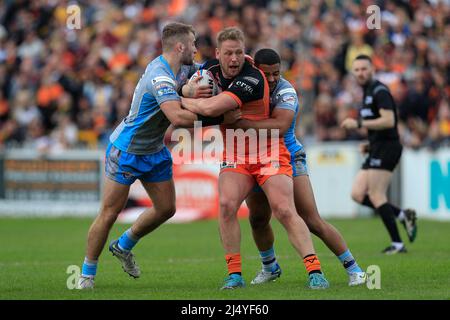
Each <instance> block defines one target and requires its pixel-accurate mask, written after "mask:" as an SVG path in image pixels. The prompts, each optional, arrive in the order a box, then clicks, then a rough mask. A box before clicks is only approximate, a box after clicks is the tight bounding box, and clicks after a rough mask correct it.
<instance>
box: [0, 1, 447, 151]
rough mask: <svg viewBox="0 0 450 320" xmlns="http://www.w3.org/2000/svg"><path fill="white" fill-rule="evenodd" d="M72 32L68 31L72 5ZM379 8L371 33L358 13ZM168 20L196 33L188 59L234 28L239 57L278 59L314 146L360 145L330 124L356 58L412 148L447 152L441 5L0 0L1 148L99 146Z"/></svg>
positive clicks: (353, 95)
mask: <svg viewBox="0 0 450 320" xmlns="http://www.w3.org/2000/svg"><path fill="white" fill-rule="evenodd" d="M74 4H75V5H78V6H79V8H80V11H79V12H80V17H81V19H80V28H79V29H71V28H69V27H68V24H67V22H68V18H70V17H71V14H72V13H70V12H69V13H68V11H67V8H68V7H69V6H70V5H74ZM373 4H376V5H378V7H379V8H380V17H379V18H380V28H376V29H372V30H369V29H368V28H367V25H366V22H367V19H368V17H369V15H370V14H369V13H367V11H366V9H367V7H368V6H370V5H373ZM169 21H182V22H185V23H189V24H192V25H193V26H194V27H195V29H196V31H197V33H198V34H197V46H198V54H197V57H196V60H197V61H198V62H202V61H205V60H206V59H210V58H214V56H215V54H214V49H215V36H216V34H217V33H218V32H219V31H220V30H221V29H222V28H224V27H227V26H234V25H236V26H240V27H241V28H242V29H243V30H244V32H245V34H246V38H247V42H246V46H247V50H248V53H249V54H253V53H254V52H255V51H256V50H258V49H260V48H263V47H271V48H274V49H276V50H278V52H279V53H280V55H281V57H282V60H283V63H282V70H283V75H284V77H285V78H286V79H288V80H289V81H290V82H291V83H292V84H293V85H294V86H295V88H296V89H297V91H298V92H299V94H300V100H301V112H300V121H299V122H298V123H299V125H298V128H297V134H298V136H299V137H300V139H302V138H303V137H305V138H306V137H310V138H312V139H313V140H315V141H318V142H320V141H344V140H359V139H363V138H364V132H362V131H361V132H354V131H353V132H352V131H346V130H344V129H341V128H340V127H339V124H340V123H341V121H342V120H343V119H344V118H346V117H347V116H349V115H350V116H353V117H356V116H357V113H358V107H359V105H360V102H361V100H362V92H361V89H360V87H359V86H358V85H357V83H356V82H355V80H354V79H353V77H352V76H351V74H350V73H349V71H350V66H351V61H352V59H353V58H354V57H356V56H357V55H358V54H360V53H365V54H368V55H370V56H371V57H372V59H373V63H374V65H375V67H376V77H377V78H378V79H379V80H380V81H382V82H384V83H386V84H387V85H388V86H389V87H390V89H391V92H392V94H393V96H394V98H395V100H396V104H397V107H398V116H399V120H400V123H399V130H400V133H401V139H402V142H403V144H404V145H405V146H408V147H411V148H421V147H428V148H431V149H436V148H438V147H439V146H442V145H447V146H450V103H449V97H450V86H449V83H450V41H449V39H450V1H449V0H428V1H424V0H410V1H407V0H396V1H394V0H385V1H375V0H371V1H366V0H359V1H357V0H354V1H351V0H302V1H296V0H284V1H283V0H259V1H246V0H229V1H221V0H155V1H151V0H147V1H131V0H121V1H119V0H98V1H87V0H80V1H77V2H74V1H64V0H63V1H55V0H33V1H31V0H30V1H26V0H14V1H12V0H5V1H1V3H0V147H1V148H8V147H27V148H37V149H40V150H48V149H52V150H65V149H67V148H75V147H88V148H101V147H105V146H106V144H107V143H108V137H109V135H110V133H111V132H112V130H114V128H115V126H116V125H117V124H118V123H119V122H120V121H121V120H122V119H123V117H125V116H126V115H127V113H128V110H129V106H130V102H131V99H132V96H133V91H134V87H135V85H136V83H137V81H138V80H139V78H140V76H141V75H142V73H143V71H144V69H145V67H146V65H147V64H148V63H149V62H150V61H151V60H152V59H153V58H155V57H156V56H157V55H159V54H160V53H161V44H160V32H161V30H162V28H163V26H164V25H165V24H166V23H167V22H169Z"/></svg>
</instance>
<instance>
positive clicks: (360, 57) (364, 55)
mask: <svg viewBox="0 0 450 320" xmlns="http://www.w3.org/2000/svg"><path fill="white" fill-rule="evenodd" d="M356 60H367V61H369V62H370V64H372V59H371V58H370V57H369V56H368V55H367V54H360V55H358V56H357V57H356V58H355V60H353V61H356Z"/></svg>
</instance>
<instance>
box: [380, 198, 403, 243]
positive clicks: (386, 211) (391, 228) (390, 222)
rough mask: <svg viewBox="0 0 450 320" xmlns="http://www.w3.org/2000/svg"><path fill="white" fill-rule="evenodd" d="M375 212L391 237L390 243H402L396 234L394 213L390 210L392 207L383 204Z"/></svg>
mask: <svg viewBox="0 0 450 320" xmlns="http://www.w3.org/2000/svg"><path fill="white" fill-rule="evenodd" d="M377 211H378V213H379V215H380V217H381V219H382V220H383V223H384V226H385V227H386V229H387V231H388V232H389V235H390V236H391V240H392V242H402V240H401V238H400V234H399V232H398V228H397V223H396V222H395V211H394V209H393V208H392V205H391V204H389V203H388V202H386V203H385V204H383V205H381V206H379V207H378V208H377Z"/></svg>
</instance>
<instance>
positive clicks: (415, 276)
mask: <svg viewBox="0 0 450 320" xmlns="http://www.w3.org/2000/svg"><path fill="white" fill-rule="evenodd" d="M91 222H92V219H68V218H58V219H12V218H1V219H0V243H1V250H0V270H1V272H0V299H151V300H166V299H171V300H172V299H187V300H198V299H201V300H203V299H207V300H209V299H220V300H234V299H245V300H258V299H268V300H290V299H302V300H303V299H320V300H323V299H352V300H353V299H450V290H449V288H450V232H449V231H450V223H448V222H434V221H422V220H419V230H418V237H417V239H416V242H415V243H413V244H409V243H408V242H407V238H406V235H405V233H404V232H403V229H402V230H401V232H402V233H401V234H402V236H403V238H404V239H405V240H406V246H407V249H408V251H409V252H408V253H407V254H398V255H394V256H385V255H383V254H381V253H380V251H381V250H382V249H384V248H385V247H386V246H387V245H388V244H389V240H388V236H387V233H386V231H385V230H384V228H383V226H382V222H381V220H379V219H377V218H370V219H357V220H330V222H331V223H332V224H334V225H335V226H336V227H337V228H338V229H339V230H340V231H341V233H342V234H343V236H344V238H345V239H346V241H347V244H348V245H349V247H350V250H351V251H352V253H353V255H354V256H355V257H356V258H357V261H358V263H359V264H360V265H361V266H362V267H363V268H367V266H369V265H378V266H379V267H380V269H381V289H379V290H376V289H374V290H369V289H368V288H367V287H366V286H360V287H356V288H349V287H348V286H347V281H348V279H347V275H346V273H345V271H344V269H343V268H342V266H341V265H340V263H339V261H338V260H337V258H336V257H335V256H334V255H333V254H332V253H331V252H330V251H329V250H328V249H327V248H326V247H325V245H324V244H323V243H322V242H321V241H320V240H319V239H318V238H316V237H314V244H315V247H316V250H317V253H318V256H319V259H320V261H321V264H322V267H323V271H324V273H325V275H326V277H327V278H328V280H329V282H330V285H331V287H330V289H328V290H321V291H313V290H310V289H308V288H307V287H306V281H307V275H306V271H305V269H304V267H303V264H302V263H301V260H300V259H299V257H298V256H297V255H296V253H295V251H294V249H293V248H292V246H291V245H290V243H289V241H288V239H287V236H286V233H285V231H284V229H283V228H282V227H281V226H280V225H279V224H278V222H273V227H274V231H275V236H276V243H275V250H276V253H277V256H278V261H279V263H280V265H281V267H282V269H283V275H282V276H281V278H280V279H279V280H278V281H276V282H273V283H270V284H264V285H260V286H251V285H250V281H251V280H252V278H253V277H254V276H255V274H256V272H257V271H258V270H259V269H260V261H259V257H258V253H257V250H256V247H255V245H254V244H253V241H252V238H251V233H250V228H249V224H248V222H247V221H245V220H242V221H241V232H242V250H241V251H242V257H243V276H244V279H245V280H246V282H247V287H246V288H244V289H239V290H232V291H220V290H218V289H219V288H220V286H221V285H222V282H223V279H224V278H225V276H226V266H225V261H224V257H223V250H222V247H221V244H220V240H219V234H218V225H217V221H203V222H195V223H190V224H180V225H176V224H165V225H163V226H162V227H160V228H159V229H158V230H156V231H155V232H154V233H152V234H150V235H149V236H147V237H145V238H144V239H142V240H141V241H140V243H139V244H138V245H137V246H136V248H135V249H134V250H133V252H134V253H135V255H136V260H137V262H138V263H139V265H140V267H141V270H142V275H141V278H139V279H136V280H135V279H133V278H130V277H129V276H128V275H127V274H125V273H124V272H123V271H122V269H121V267H120V265H119V262H118V261H117V260H116V258H114V257H112V255H111V254H110V253H109V251H108V250H107V249H106V248H105V250H104V251H103V254H102V256H101V258H100V263H99V267H98V274H97V278H96V288H95V290H93V291H88V292H80V291H77V290H69V289H68V288H67V282H68V278H69V276H70V274H67V273H66V271H67V268H68V267H69V266H70V265H77V266H80V267H81V264H82V262H83V258H84V251H85V245H86V235H87V231H88V228H89V226H90V223H91ZM127 227H128V226H126V225H115V226H114V228H113V230H112V232H111V234H110V238H109V240H110V239H112V238H113V237H114V238H117V237H118V236H119V235H120V234H121V233H122V232H123V231H124V230H126V228H127ZM109 240H108V241H109ZM69 280H70V279H69ZM69 283H70V281H69Z"/></svg>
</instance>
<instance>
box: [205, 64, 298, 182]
mask: <svg viewBox="0 0 450 320" xmlns="http://www.w3.org/2000/svg"><path fill="white" fill-rule="evenodd" d="M200 69H204V70H207V71H209V72H211V74H212V75H213V77H214V78H215V80H216V81H217V84H218V86H219V89H220V90H221V91H222V93H224V94H227V95H229V96H230V97H232V98H233V99H234V100H235V101H236V102H237V103H238V105H239V107H240V109H241V114H242V118H243V119H248V120H264V119H268V118H269V117H270V90H269V86H268V83H267V80H266V78H265V76H264V73H263V72H262V71H261V70H259V69H258V68H257V67H255V66H254V65H253V64H252V63H250V62H249V61H248V60H247V59H246V60H245V62H244V65H243V67H242V70H241V72H240V73H239V74H238V75H237V76H236V77H233V78H226V77H225V76H224V75H223V72H222V69H221V67H220V64H219V60H218V59H212V60H209V61H207V62H205V63H204V64H203V65H202V66H201V68H200ZM226 128H227V126H226V125H222V126H221V129H222V132H223V133H224V146H226V145H227V144H226V134H225V129H226ZM236 147H237V146H236V145H235V150H234V151H235V152H234V155H235V157H234V161H236V160H237V161H238V162H239V161H241V160H244V159H242V157H241V155H239V154H238V151H237V149H236ZM257 149H258V152H257V155H256V159H255V162H260V161H261V159H264V160H266V159H268V157H271V155H272V154H271V152H272V145H271V139H268V141H267V153H265V152H260V151H261V150H259V139H258V147H257ZM249 150H250V148H246V151H249ZM224 151H226V150H224ZM278 152H279V155H280V156H281V157H279V158H278V160H281V158H286V159H288V158H290V157H289V154H288V151H287V149H286V146H285V144H284V142H283V139H280V142H279V143H278ZM252 156H253V155H252V154H248V153H246V154H245V155H244V157H245V160H244V161H245V163H249V162H250V161H252V160H250V159H252ZM236 157H237V158H236ZM266 157H267V158H266ZM227 159H228V160H230V159H229V158H227V157H226V152H225V153H224V160H227ZM281 168H283V166H281ZM223 169H224V168H223ZM265 179H266V178H264V179H263V180H265Z"/></svg>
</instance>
